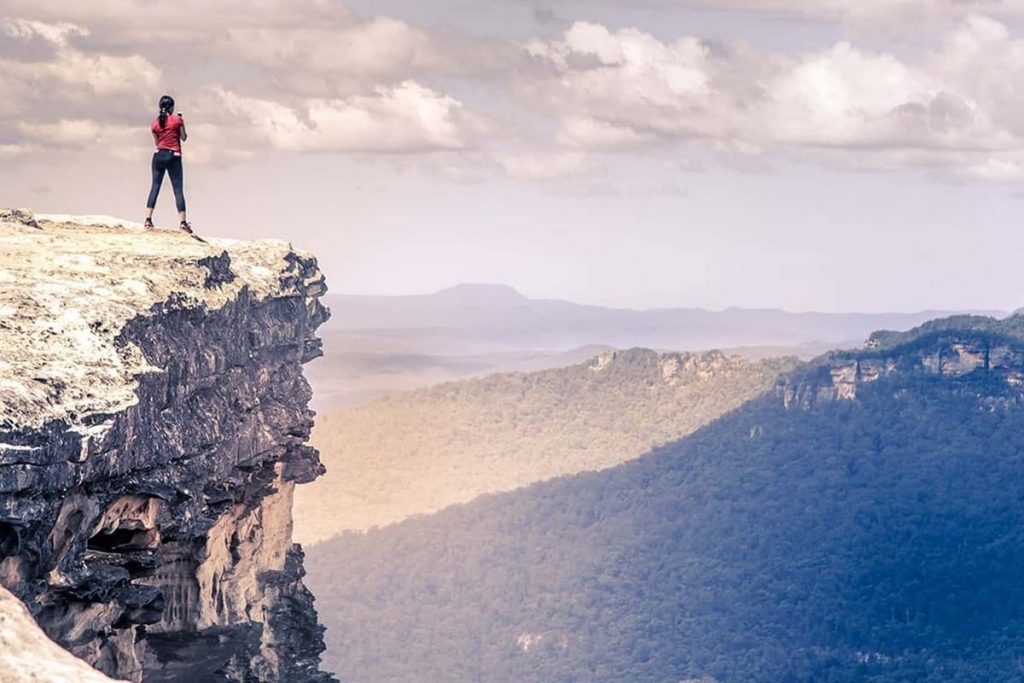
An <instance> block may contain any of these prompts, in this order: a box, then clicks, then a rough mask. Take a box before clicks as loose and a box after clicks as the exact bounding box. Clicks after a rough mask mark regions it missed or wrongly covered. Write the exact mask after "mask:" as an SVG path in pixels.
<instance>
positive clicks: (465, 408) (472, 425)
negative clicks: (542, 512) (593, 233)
mask: <svg viewBox="0 0 1024 683" xmlns="http://www.w3.org/2000/svg"><path fill="white" fill-rule="evenodd" d="M795 363H796V361H795V360H792V359H782V360H779V359H776V360H766V361H759V362H751V361H747V360H744V359H742V358H739V357H732V358H729V357H726V356H724V355H722V354H720V353H715V352H712V353H706V354H676V353H673V354H657V353H655V352H653V351H649V350H646V349H632V350H629V351H618V352H606V353H603V354H601V355H600V356H597V357H596V358H592V359H590V360H589V361H587V362H585V363H580V364H577V365H574V366H571V367H568V368H559V369H555V370H546V371H542V372H535V373H507V374H498V375H491V376H488V377H484V378H481V379H473V380H466V381H460V382H451V383H446V384H441V385H438V386H435V387H431V388H428V389H422V390H418V391H413V392H409V393H405V394H399V395H395V396H389V397H386V398H383V399H379V400H377V401H374V402H372V403H370V404H367V405H365V406H359V407H354V408H349V409H344V410H338V411H328V412H327V413H325V414H324V415H321V416H320V417H318V418H317V426H316V430H315V432H314V437H313V441H314V443H315V444H316V445H317V446H318V447H319V448H320V452H321V457H322V459H323V461H324V463H325V464H326V465H327V475H326V476H325V477H323V478H321V479H320V480H319V481H318V482H316V483H315V484H312V485H310V486H307V487H304V490H302V491H300V492H299V495H298V497H297V500H296V506H295V514H296V535H297V536H298V538H299V539H300V540H303V541H307V542H308V541H315V540H321V539H324V538H328V537H330V536H332V535H334V534H336V533H339V532H341V531H343V530H346V529H366V528H369V527H371V526H374V525H385V524H388V523H392V522H396V521H399V520H401V519H404V518H406V517H408V516H410V515H415V514H425V513H431V512H436V511H437V510H440V509H442V508H444V507H445V506H447V505H451V504H453V503H462V502H467V501H469V500H472V499H473V498H475V497H476V496H479V495H481V494H484V493H491V492H495V491H508V490H511V489H514V488H516V487H519V486H524V485H527V484H531V483H534V482H537V481H543V480H545V479H550V478H552V477H556V476H559V475H563V474H574V473H576V472H581V471H585V470H597V469H603V468H607V467H611V466H613V465H617V464H619V463H621V462H623V461H626V460H629V459H631V458H635V457H638V456H639V455H641V454H642V453H644V452H646V451H647V450H649V449H650V448H652V447H653V446H655V445H658V444H662V443H667V442H669V441H672V440H675V439H677V438H679V437H680V436H683V435H685V434H689V433H690V432H692V431H694V430H695V429H697V428H699V427H701V426H703V425H705V424H707V423H708V422H710V421H711V420H712V419H714V418H715V417H718V416H719V415H721V414H723V413H725V412H727V411H729V410H731V409H733V408H735V407H737V406H739V405H741V404H742V403H743V402H744V401H746V400H748V399H750V398H752V397H754V396H756V395H758V394H760V393H762V392H763V391H765V390H766V389H768V388H769V387H771V386H772V385H773V384H774V383H775V381H776V379H777V377H778V376H779V374H780V373H781V372H783V371H784V370H787V369H790V368H792V367H794V365H795ZM305 489H308V490H305Z"/></svg>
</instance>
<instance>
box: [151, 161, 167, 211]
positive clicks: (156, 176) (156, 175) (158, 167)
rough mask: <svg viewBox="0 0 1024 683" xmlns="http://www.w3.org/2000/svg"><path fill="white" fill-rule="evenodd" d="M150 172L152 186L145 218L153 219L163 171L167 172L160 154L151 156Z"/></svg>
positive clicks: (162, 179)
mask: <svg viewBox="0 0 1024 683" xmlns="http://www.w3.org/2000/svg"><path fill="white" fill-rule="evenodd" d="M152 170H153V184H152V185H151V186H150V188H149V199H148V200H147V201H146V218H152V217H153V209H154V208H156V198H157V197H158V196H159V195H160V186H161V185H162V184H163V182H164V171H165V170H167V166H166V164H165V163H164V161H163V159H162V157H161V153H160V152H156V153H155V154H153V164H152Z"/></svg>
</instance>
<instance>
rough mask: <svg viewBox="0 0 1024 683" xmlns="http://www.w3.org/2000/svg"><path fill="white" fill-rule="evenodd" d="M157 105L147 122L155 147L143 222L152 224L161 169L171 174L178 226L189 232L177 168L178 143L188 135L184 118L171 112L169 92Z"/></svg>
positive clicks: (178, 160) (148, 226) (161, 174)
mask: <svg viewBox="0 0 1024 683" xmlns="http://www.w3.org/2000/svg"><path fill="white" fill-rule="evenodd" d="M159 106H160V113H159V114H158V115H157V117H156V118H155V119H153V123H152V124H151V125H150V130H151V131H152V133H153V143H154V144H155V145H156V151H155V152H154V153H153V164H152V167H153V185H152V187H151V188H150V190H149V201H148V202H146V222H145V226H146V227H147V228H152V227H153V209H154V208H156V198H157V195H159V194H160V186H161V185H162V184H163V182H164V173H167V174H168V175H170V176H171V186H172V187H173V188H174V201H175V203H176V204H177V205H178V218H180V219H181V225H179V226H178V227H180V228H181V229H182V230H184V231H185V232H187V233H188V234H190V235H191V234H193V233H192V226H191V225H190V224H189V222H188V220H186V218H185V190H184V187H183V185H184V178H183V177H182V168H181V143H182V142H184V141H185V140H187V139H188V132H187V131H186V130H185V119H184V117H183V116H182V115H181V114H178V115H177V116H173V114H174V98H173V97H171V96H170V95H164V96H163V97H161V98H160V104H159Z"/></svg>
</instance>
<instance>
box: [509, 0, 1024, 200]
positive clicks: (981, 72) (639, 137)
mask: <svg viewBox="0 0 1024 683" xmlns="http://www.w3.org/2000/svg"><path fill="white" fill-rule="evenodd" d="M524 49H525V50H526V51H527V52H528V53H529V54H530V55H531V56H533V58H534V59H536V60H539V61H540V62H541V63H542V64H546V65H547V68H548V69H549V71H548V73H547V75H546V76H542V77H540V78H539V79H538V78H536V77H535V76H534V75H531V79H532V80H531V81H530V82H523V83H520V84H519V87H518V94H519V96H520V97H521V98H522V100H523V101H524V102H526V103H527V104H528V106H533V107H538V108H540V109H542V110H544V111H546V112H547V113H548V115H550V116H553V117H557V118H558V119H559V120H560V121H561V124H560V127H559V129H558V132H557V133H556V135H555V140H556V141H557V142H558V143H559V144H560V145H561V146H563V147H564V148H566V149H572V150H577V151H580V150H584V151H586V150H589V151H594V152H600V151H607V150H608V149H622V148H630V147H633V148H639V147H641V146H644V145H649V144H650V142H651V140H652V136H654V137H655V138H656V139H658V140H660V141H663V142H665V143H672V142H673V141H675V142H685V141H687V140H695V139H704V140H708V141H711V142H713V143H714V146H715V147H716V148H718V149H721V150H731V151H727V153H730V154H740V155H744V156H748V157H749V156H750V155H752V154H754V155H756V154H768V153H771V152H773V151H774V152H777V153H783V154H786V153H791V152H797V151H799V153H798V154H797V155H796V156H798V157H800V158H803V159H805V160H806V159H808V158H811V159H813V157H814V155H815V153H816V151H817V152H820V154H818V159H819V160H820V161H821V162H822V163H830V162H831V161H832V160H833V159H834V155H833V154H830V153H827V151H828V150H845V152H844V153H845V155H846V156H847V157H848V158H847V159H846V160H844V162H843V163H844V164H847V165H856V164H857V161H856V160H857V159H862V161H863V163H864V165H865V166H870V167H878V166H880V165H886V164H891V165H892V166H893V167H897V168H898V167H901V166H906V165H912V166H929V165H939V166H943V165H946V166H948V167H949V168H950V171H951V172H952V173H954V174H957V175H960V176H964V177H974V178H980V179H991V180H1005V179H1008V178H1011V177H1012V176H1013V173H1012V172H1011V170H1010V169H1012V168H1014V167H1015V164H1016V162H1015V161H1014V162H1009V161H1006V158H1005V157H1006V155H1007V154H1013V153H1016V152H1017V151H1018V150H1021V149H1024V137H1021V136H1022V134H1024V123H1022V121H1024V92H1022V91H1021V89H1020V88H1018V87H1017V84H1019V83H1020V82H1021V81H1022V79H1024V41H1019V40H1014V39H1013V38H1012V37H1011V36H1010V33H1009V31H1008V30H1007V29H1006V27H1005V26H1003V25H1002V24H1000V23H998V22H995V21H993V20H991V19H985V18H981V17H976V16H970V17H968V18H966V19H965V20H964V21H963V22H962V23H961V25H960V26H959V27H958V28H957V29H956V30H955V31H954V32H953V33H952V34H951V35H950V36H949V38H948V40H947V41H946V42H945V44H944V45H943V46H942V47H941V49H939V50H938V51H936V52H934V53H931V54H927V55H922V56H921V58H920V59H918V60H917V61H914V62H908V61H906V60H905V59H901V58H899V57H897V56H895V55H893V54H887V53H884V52H877V51H871V50H864V49H860V48H858V47H856V46H854V45H852V44H851V43H849V42H840V43H838V44H836V45H834V46H832V47H830V48H827V49H823V50H818V51H814V52H808V53H803V54H785V53H775V54H773V53H758V52H754V51H752V50H751V49H750V48H748V47H744V46H734V47H733V48H731V49H726V50H716V51H712V50H710V49H709V48H707V47H706V46H705V45H704V44H703V43H702V42H701V41H699V40H698V39H696V38H686V37H684V38H679V39H676V40H673V41H668V42H666V41H661V40H659V39H657V38H655V37H654V36H652V35H650V34H647V33H643V32H640V31H637V30H636V29H623V30H619V31H615V32H612V31H610V30H609V29H607V28H605V27H603V26H599V25H595V24H589V23H577V24H576V25H574V26H573V27H572V28H570V29H569V30H568V31H566V33H565V34H564V35H563V36H561V37H559V38H557V39H555V40H549V41H537V40H535V41H531V42H529V43H528V44H526V45H525V48H524ZM993 64H999V65H1000V68H998V69H993V68H991V67H992V65H993ZM911 150H913V151H914V153H908V151H911ZM880 155H888V157H889V158H888V160H887V161H886V160H882V161H880V160H879V158H878V157H879V156H880Z"/></svg>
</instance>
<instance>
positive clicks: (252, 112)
mask: <svg viewBox="0 0 1024 683" xmlns="http://www.w3.org/2000/svg"><path fill="white" fill-rule="evenodd" d="M220 97H221V101H222V103H223V105H224V107H225V110H226V111H227V112H229V113H230V114H233V115H234V116H237V117H241V118H243V119H245V120H247V122H248V124H249V125H250V127H251V128H250V130H252V131H255V132H256V134H257V135H259V136H260V137H262V138H263V139H265V140H266V142H267V143H268V144H269V145H271V146H272V147H273V148H274V149H277V150H281V151H288V152H351V151H387V152H413V151H428V150H438V149H457V148H461V147H463V146H465V145H466V144H467V140H466V135H467V133H466V130H465V127H464V126H463V122H462V120H461V119H460V114H461V109H462V104H461V103H460V102H459V101H457V100H455V99H453V98H451V97H448V96H446V95H442V94H440V93H437V92H435V91H433V90H431V89H429V88H425V87H423V86H421V85H419V84H417V83H415V82H413V81H406V82H404V83H401V84H399V85H397V86H394V87H384V86H378V87H377V88H376V89H375V91H374V92H373V94H372V95H353V96H350V97H347V98H343V99H306V100H303V101H302V102H301V103H300V105H299V106H297V107H292V106H289V105H286V104H283V103H280V102H276V101H273V100H265V99H258V98H253V97H246V96H242V95H238V94H236V93H234V92H232V91H229V90H222V91H221V93H220Z"/></svg>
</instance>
